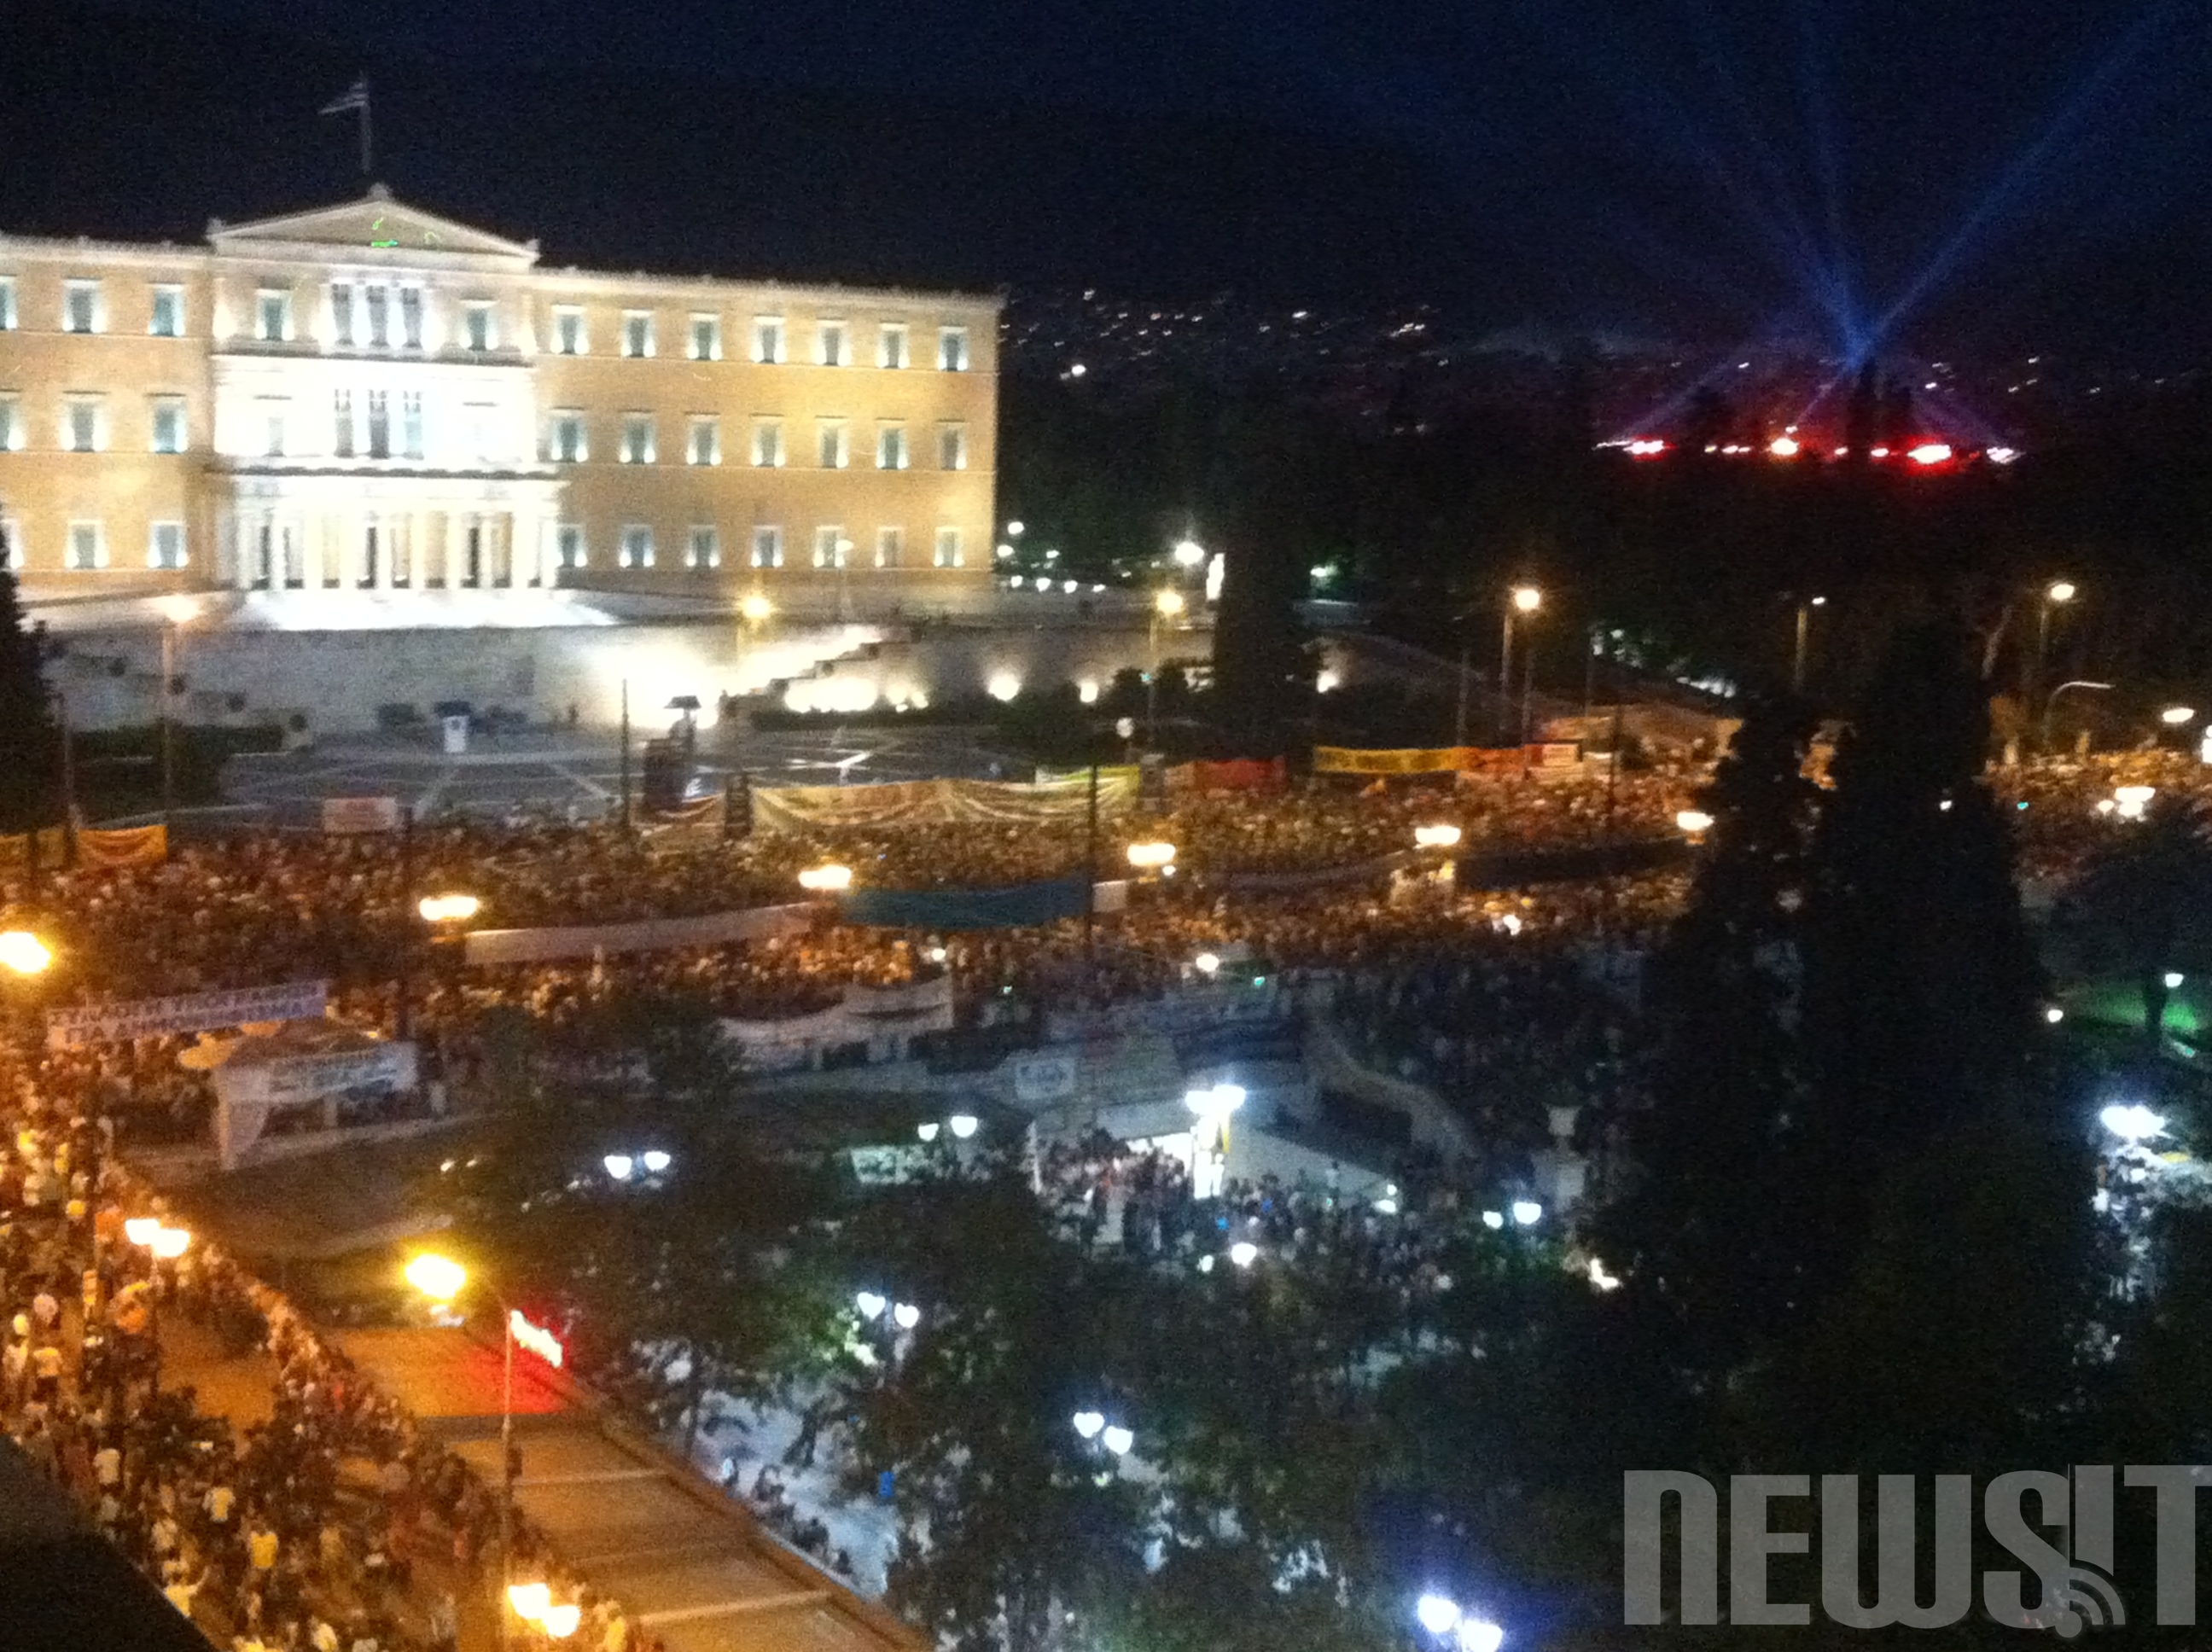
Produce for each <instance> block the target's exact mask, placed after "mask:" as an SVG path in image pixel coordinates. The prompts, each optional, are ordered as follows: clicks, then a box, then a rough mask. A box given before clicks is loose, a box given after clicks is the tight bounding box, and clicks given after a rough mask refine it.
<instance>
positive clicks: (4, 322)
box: [0, 276, 15, 332]
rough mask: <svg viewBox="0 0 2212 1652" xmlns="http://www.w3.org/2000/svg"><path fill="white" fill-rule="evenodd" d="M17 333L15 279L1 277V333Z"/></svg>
mask: <svg viewBox="0 0 2212 1652" xmlns="http://www.w3.org/2000/svg"><path fill="white" fill-rule="evenodd" d="M13 331H15V276H0V332H13Z"/></svg>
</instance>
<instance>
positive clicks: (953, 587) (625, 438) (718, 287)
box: [0, 190, 999, 625]
mask: <svg viewBox="0 0 2212 1652" xmlns="http://www.w3.org/2000/svg"><path fill="white" fill-rule="evenodd" d="M998 310H999V304H998V301H997V300H996V299H995V298H992V297H987V296H985V297H977V296H972V295H968V296H963V295H948V294H924V293H913V292H902V291H890V290H863V289H858V288H836V287H802V286H789V285H782V284H777V283H770V282H738V281H724V280H718V279H689V280H686V279H675V278H669V277H662V276H644V275H634V276H620V275H611V274H605V273H599V272H592V271H586V270H552V269H546V268H543V267H541V266H540V265H539V264H538V249H537V246H536V243H534V242H530V243H517V242H513V241H509V240H502V239H501V238H499V237H497V236H494V235H490V234H486V233H484V232H483V231H482V230H478V229H474V228H470V227H468V226H466V225H464V224H459V223H454V222H450V221H447V220H445V219H441V218H438V217H435V216H432V215H430V214H428V213H425V212H422V211H419V210H416V209H414V208H410V207H407V206H404V205H402V204H400V203H397V202H394V201H393V200H392V199H391V198H390V197H389V196H388V195H387V194H386V193H385V192H384V191H381V190H377V191H372V192H371V194H370V195H369V196H368V197H367V198H366V199H363V200H361V201H356V202H352V203H346V204H343V205H340V206H336V207H331V208H327V209H323V210H313V211H308V212H302V213H297V214H293V215H289V216H283V217H278V218H270V219H265V220H263V221H261V222H255V223H250V224H238V225H228V226H226V225H223V224H222V223H220V222H218V223H216V224H214V225H211V226H210V231H209V234H208V239H207V244H206V246H204V247H182V246H143V245H118V244H111V243H100V242H93V241H84V240H77V241H68V240H32V239H27V238H19V237H9V236H0V524H4V526H5V529H6V532H7V537H8V543H9V556H10V557H11V558H12V560H13V562H14V565H15V568H17V570H18V572H19V573H20V574H21V577H22V580H23V582H24V586H25V592H26V596H27V598H29V599H31V600H32V601H33V602H52V601H55V600H58V599H64V598H70V597H74V596H89V595H95V594H108V595H118V596H123V595H136V594H143V593H148V592H217V591H227V592H239V593H246V594H247V599H249V600H254V601H259V602H264V603H270V604H280V605H281V604H284V603H288V602H291V603H300V604H312V606H313V608H314V610H315V611H317V612H318V613H319V614H320V615H322V616H325V623H337V624H341V625H343V623H346V621H345V617H344V616H346V615H347V614H348V613H349V611H351V612H356V613H358V614H360V615H361V616H362V620H363V623H392V622H391V621H390V620H388V619H386V620H381V621H378V620H374V619H372V618H371V616H372V615H374V614H375V613H377V612H379V611H380V610H382V611H391V612H395V613H402V614H404V613H410V612H413V613H420V612H425V611H428V610H430V609H433V608H435V606H436V605H437V604H439V603H441V602H445V603H450V602H452V601H453V595H452V593H458V592H471V593H479V594H476V595H472V596H471V597H470V598H467V601H466V604H465V605H466V606H467V607H468V608H469V609H471V610H474V611H483V610H484V609H485V608H486V607H487V606H490V607H496V606H498V605H499V604H503V603H511V604H514V605H515V606H516V607H517V609H518V610H521V609H523V608H526V606H527V605H528V604H531V603H532V602H540V601H543V594H542V593H544V592H549V591H550V590H551V589H552V588H554V587H555V586H559V585H571V586H575V585H585V586H592V587H595V588H599V589H603V590H629V591H636V592H652V593H665V594H671V595H680V594H685V593H696V594H698V595H701V596H703V597H713V598H734V597H737V596H740V595H744V594H750V593H751V592H756V591H758V592H763V593H764V594H765V595H767V596H768V597H769V599H770V601H771V602H773V603H774V604H775V605H776V606H777V607H778V609H780V610H788V611H799V612H805V611H815V612H820V613H824V614H827V613H829V612H832V611H836V612H842V613H846V614H857V613H870V612H874V613H881V612H885V611H888V610H890V609H892V608H894V607H896V608H902V609H904V610H908V611H910V612H927V611H930V610H932V609H933V608H934V607H937V606H939V605H944V606H959V605H963V604H968V603H972V602H974V601H975V600H977V599H978V598H982V599H986V600H987V592H989V589H990V586H991V571H990V563H991V544H992V522H993V477H994V466H995V450H996V435H997V430H996V423H997V374H996V367H997V346H998ZM532 592H538V593H540V594H539V595H538V597H532V595H531V594H530V593H532ZM264 593H265V594H264Z"/></svg>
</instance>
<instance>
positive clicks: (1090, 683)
mask: <svg viewBox="0 0 2212 1652" xmlns="http://www.w3.org/2000/svg"><path fill="white" fill-rule="evenodd" d="M1075 697H1076V698H1077V699H1078V700H1079V701H1082V702H1083V703H1084V704H1085V705H1086V706H1095V705H1097V703H1098V679H1097V677H1085V678H1084V679H1083V680H1082V681H1081V682H1079V683H1077V684H1076V685H1075Z"/></svg>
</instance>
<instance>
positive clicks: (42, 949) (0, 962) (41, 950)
mask: <svg viewBox="0 0 2212 1652" xmlns="http://www.w3.org/2000/svg"><path fill="white" fill-rule="evenodd" d="M53 961H54V954H53V949H52V948H51V947H49V946H48V945H47V944H46V943H45V942H44V941H42V940H40V938H38V937H37V936H36V935H33V933H31V932H30V931H29V930H27V929H11V930H9V931H7V932H5V933H4V934H0V966H4V967H6V968H7V969H12V970H14V971H15V974H17V975H44V974H45V973H46V969H47V966H49V965H50V964H52V963H53Z"/></svg>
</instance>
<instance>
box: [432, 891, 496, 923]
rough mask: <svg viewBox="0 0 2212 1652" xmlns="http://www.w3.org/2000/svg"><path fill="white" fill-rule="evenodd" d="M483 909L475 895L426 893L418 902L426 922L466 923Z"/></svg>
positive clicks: (481, 903)
mask: <svg viewBox="0 0 2212 1652" xmlns="http://www.w3.org/2000/svg"><path fill="white" fill-rule="evenodd" d="M415 910H416V911H417V912H419V913H421V914H422V921H423V922H424V923H426V924H448V923H466V922H467V921H468V920H470V919H471V918H473V917H475V916H476V915H477V913H478V912H480V911H482V910H483V902H482V901H479V900H478V899H477V897H476V896H473V895H460V894H453V895H426V896H423V897H422V900H420V901H419V902H416V907H415Z"/></svg>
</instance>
